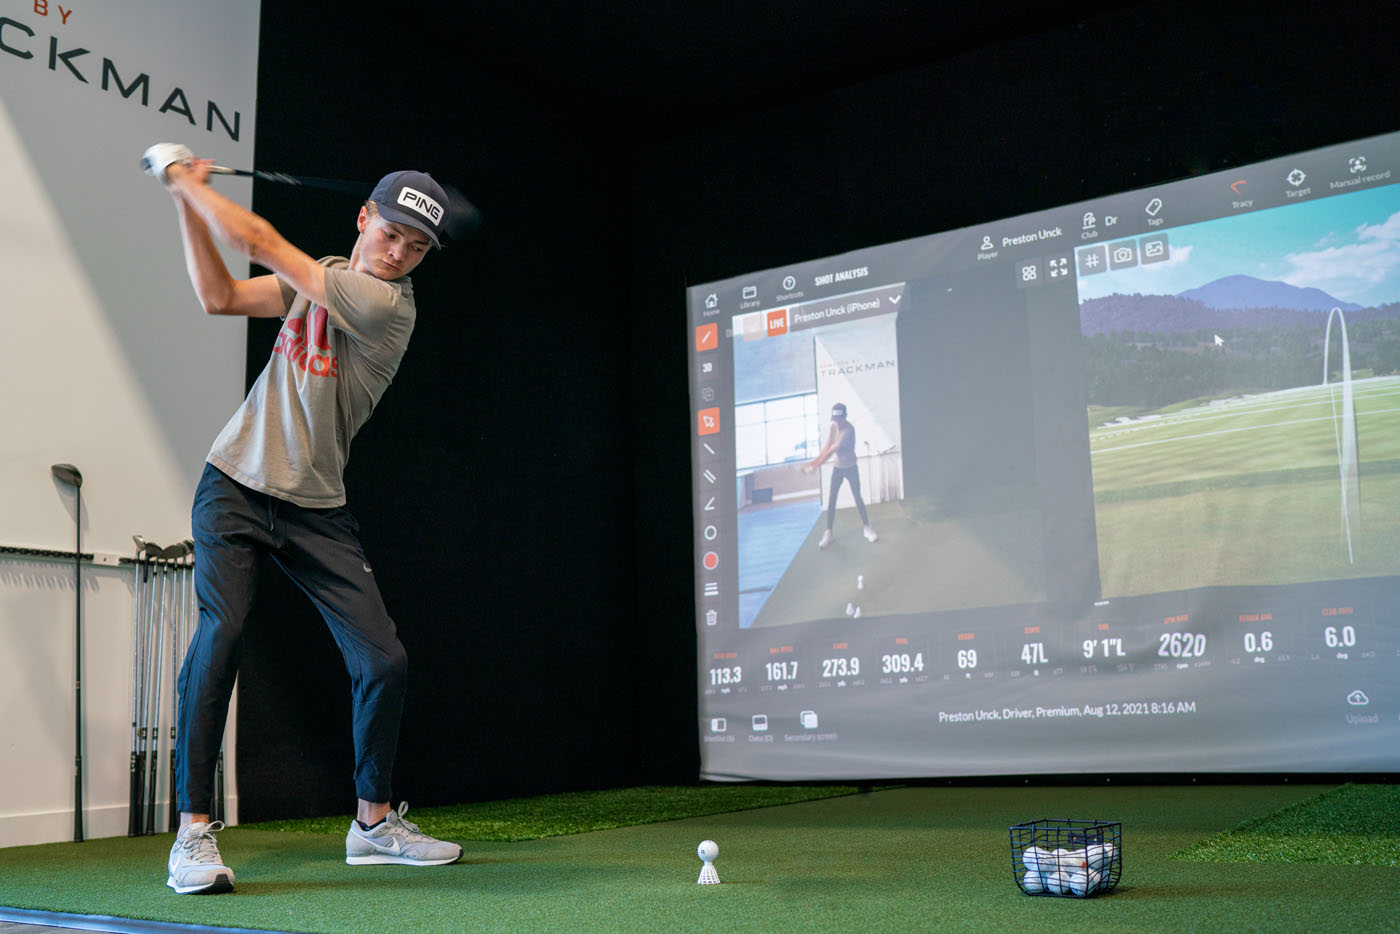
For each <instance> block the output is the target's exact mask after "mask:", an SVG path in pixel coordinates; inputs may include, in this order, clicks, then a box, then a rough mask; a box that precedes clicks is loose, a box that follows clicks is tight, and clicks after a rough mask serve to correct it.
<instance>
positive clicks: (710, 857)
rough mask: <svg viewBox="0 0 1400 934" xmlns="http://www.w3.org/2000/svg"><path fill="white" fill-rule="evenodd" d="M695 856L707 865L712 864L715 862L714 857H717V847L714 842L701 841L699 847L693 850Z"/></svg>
mask: <svg viewBox="0 0 1400 934" xmlns="http://www.w3.org/2000/svg"><path fill="white" fill-rule="evenodd" d="M695 855H696V856H699V857H700V858H701V859H703V860H704V861H705V862H707V863H712V862H714V861H715V857H716V856H718V855H719V847H718V846H716V845H715V841H713V840H702V841H700V845H699V846H697V847H696V848H695Z"/></svg>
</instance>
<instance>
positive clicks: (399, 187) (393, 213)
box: [369, 170, 448, 248]
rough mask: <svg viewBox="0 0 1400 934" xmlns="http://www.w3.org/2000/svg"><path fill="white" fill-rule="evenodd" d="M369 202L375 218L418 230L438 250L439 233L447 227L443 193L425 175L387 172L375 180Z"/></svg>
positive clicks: (445, 200) (439, 186) (430, 178)
mask: <svg viewBox="0 0 1400 934" xmlns="http://www.w3.org/2000/svg"><path fill="white" fill-rule="evenodd" d="M369 200H371V201H373V202H374V203H375V205H376V206H377V207H378V208H379V216H380V217H383V218H384V219H385V220H388V221H393V222H394V223H396V224H407V225H408V226H409V227H412V228H414V229H415V230H421V231H422V232H423V233H425V234H427V235H428V239H429V240H431V241H433V246H435V247H438V248H441V247H442V230H443V228H444V227H445V226H446V225H447V209H448V200H447V192H445V191H443V190H442V186H441V185H439V184H438V183H437V182H435V181H433V177H432V176H431V175H429V174H428V173H427V172H415V171H412V170H407V171H403V172H390V173H389V174H388V175H386V176H384V177H383V178H381V179H380V180H379V184H378V185H375V186H374V191H373V192H372V193H371V194H370V196H369Z"/></svg>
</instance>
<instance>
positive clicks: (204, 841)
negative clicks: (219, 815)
mask: <svg viewBox="0 0 1400 934" xmlns="http://www.w3.org/2000/svg"><path fill="white" fill-rule="evenodd" d="M223 829H224V822H223V821H220V820H216V821H214V822H213V823H212V824H206V823H204V822H203V821H200V822H197V823H193V824H189V825H187V826H186V827H185V829H184V830H182V831H180V832H179V833H178V834H176V836H175V845H174V846H172V847H171V848H170V862H169V864H168V868H169V870H170V878H169V879H167V880H166V882H165V884H166V885H168V886H170V887H171V888H172V889H174V890H175V891H176V892H178V893H179V894H181V895H212V894H214V893H216V892H232V891H233V870H232V869H230V868H228V867H227V866H225V865H224V862H223V860H222V859H221V858H220V857H219V844H218V842H217V841H216V840H215V839H214V834H216V833H218V832H219V831H220V830H223Z"/></svg>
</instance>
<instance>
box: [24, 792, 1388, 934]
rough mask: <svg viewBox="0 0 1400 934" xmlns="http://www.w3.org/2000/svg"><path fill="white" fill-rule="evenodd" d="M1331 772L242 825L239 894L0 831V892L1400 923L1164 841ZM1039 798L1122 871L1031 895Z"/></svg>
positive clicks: (103, 897)
mask: <svg viewBox="0 0 1400 934" xmlns="http://www.w3.org/2000/svg"><path fill="white" fill-rule="evenodd" d="M1330 787H1331V786H1291V785H1282V786H1209V787H1198V786H1171V787H1111V786H1109V787H1093V788H1087V787H1049V788H1044V787H1017V788H1004V787H999V788H913V787H905V788H893V789H887V790H880V791H874V792H869V793H865V794H853V795H846V796H843V797H836V798H827V799H824V800H816V801H808V802H804V803H799V804H789V805H783V806H779V807H768V808H762V809H757V810H746V811H739V812H732V813H726V814H716V815H709V816H705V817H695V818H690V819H684V820H670V821H665V822H661V823H654V824H647V825H642V826H634V827H623V828H619V829H615V830H603V831H595V832H592V833H580V834H575V835H571V836H557V837H546V838H541V839H535V840H525V841H521V842H514V843H492V842H467V843H466V853H465V855H464V857H463V859H462V861H461V862H460V863H457V864H455V865H452V866H446V867H437V868H426V869H418V868H409V867H400V866H373V867H353V866H347V865H345V863H344V850H343V835H342V834H338V833H337V834H328V833H327V834H312V833H296V832H279V831H268V830H254V829H248V828H232V829H229V830H227V831H225V832H224V833H222V834H221V835H220V837H219V843H220V847H221V849H222V851H223V855H224V857H225V860H226V861H227V862H228V863H229V864H230V865H232V866H233V868H234V870H235V872H236V873H237V892H236V893H235V894H233V895H217V896H203V897H200V896H177V895H174V894H172V893H170V892H169V891H168V890H167V889H166V888H165V884H164V883H165V871H164V864H165V858H166V853H167V851H168V848H169V845H170V842H171V839H172V838H171V837H170V835H168V834H167V835H162V836H157V837H143V838H124V837H123V838H113V839H106V840H91V841H88V842H86V843H81V844H72V843H65V844H51V845H46V846H32V847H15V848H10V849H6V850H0V903H3V904H6V905H9V906H14V907H18V908H26V909H41V910H48V911H64V912H76V913H81V914H89V915H108V916H113V915H114V916H120V917H125V918H142V919H154V920H159V921H167V922H183V923H190V924H200V925H223V926H228V927H240V928H254V929H265V930H280V931H327V932H331V931H334V932H342V931H352V930H402V931H415V932H423V931H463V930H482V931H531V930H539V931H562V930H586V929H589V928H602V929H604V930H638V931H678V930H717V931H764V932H770V931H774V930H830V931H849V930H891V931H894V930H930V929H934V928H937V929H939V930H969V931H971V930H975V931H979V932H985V931H1006V930H1041V929H1045V930H1065V929H1073V930H1076V931H1084V930H1087V931H1099V930H1102V931H1109V930H1113V931H1125V930H1153V931H1162V930H1241V931H1248V930H1270V931H1277V930H1346V931H1349V932H1356V931H1380V930H1392V929H1393V925H1394V909H1395V905H1396V898H1395V894H1394V893H1395V891H1396V888H1397V886H1398V885H1400V869H1397V868H1394V867H1388V866H1340V865H1318V864H1297V863H1280V862H1271V863H1235V864H1230V865H1229V867H1228V869H1227V870H1226V869H1224V867H1222V865H1221V864H1219V863H1212V862H1194V861H1189V860H1182V859H1174V858H1172V856H1173V854H1177V853H1179V852H1180V851H1182V850H1183V849H1185V848H1187V847H1190V846H1191V845H1192V844H1195V843H1197V842H1198V841H1201V840H1203V839H1204V838H1207V837H1209V836H1211V835H1212V834H1216V833H1219V832H1221V831H1225V830H1229V829H1231V828H1234V827H1236V826H1238V825H1239V824H1241V822H1243V821H1246V820H1249V819H1251V818H1258V817H1261V816H1265V815H1268V814H1271V813H1273V812H1276V811H1279V810H1280V809H1283V808H1286V807H1289V806H1290V805H1295V804H1299V803H1301V802H1304V801H1307V800H1309V799H1312V798H1315V797H1317V796H1318V795H1319V794H1321V793H1322V792H1323V791H1326V790H1328V788H1330ZM412 816H413V815H412V814H410V818H412ZM1040 817H1085V818H1100V819H1109V820H1118V821H1121V822H1122V826H1123V835H1122V857H1123V875H1122V881H1121V883H1120V884H1119V886H1118V888H1117V889H1116V890H1114V891H1113V892H1112V893H1111V894H1107V895H1102V896H1097V897H1093V898H1088V899H1072V898H1055V897H1030V896H1026V895H1023V894H1021V893H1020V892H1019V890H1018V889H1017V888H1016V886H1015V884H1014V883H1013V881H1012V870H1011V860H1010V853H1009V844H1008V833H1007V828H1008V826H1010V825H1012V824H1016V823H1020V822H1023V821H1026V820H1030V819H1034V818H1040ZM424 829H425V830H427V831H429V832H432V831H433V830H434V828H433V827H432V826H431V825H425V828H424ZM1362 829H1363V830H1364V828H1362ZM1332 832H1333V833H1338V834H1347V833H1350V832H1352V829H1351V828H1342V829H1334V830H1333V831H1332ZM706 839H709V840H713V841H715V842H716V843H717V844H718V850H719V853H718V858H717V859H716V860H715V862H714V866H715V869H716V871H717V875H718V877H719V879H720V880H721V882H720V884H718V885H697V884H696V883H697V879H698V877H699V874H700V870H701V866H702V864H701V862H700V860H699V859H698V858H697V857H696V846H697V844H698V843H699V842H700V841H702V840H706ZM0 914H3V913H0ZM49 923H54V922H52V921H50V922H49ZM1071 926H1072V927H1071Z"/></svg>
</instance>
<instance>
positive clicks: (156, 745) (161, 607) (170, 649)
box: [0, 465, 226, 841]
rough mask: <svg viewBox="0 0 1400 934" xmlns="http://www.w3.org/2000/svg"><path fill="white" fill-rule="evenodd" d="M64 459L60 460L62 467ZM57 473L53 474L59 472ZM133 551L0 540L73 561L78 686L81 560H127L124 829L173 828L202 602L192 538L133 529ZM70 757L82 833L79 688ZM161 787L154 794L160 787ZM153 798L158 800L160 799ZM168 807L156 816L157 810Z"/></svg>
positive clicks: (221, 808) (220, 793)
mask: <svg viewBox="0 0 1400 934" xmlns="http://www.w3.org/2000/svg"><path fill="white" fill-rule="evenodd" d="M66 466H68V465H57V466H56V468H55V469H56V470H57V467H66ZM72 473H73V475H74V476H73V478H72V479H67V480H66V482H68V483H69V484H70V485H71V486H73V487H74V488H75V490H76V488H77V487H78V486H79V485H80V484H81V480H80V478H79V475H77V473H76V468H75V469H73V471H72ZM56 475H57V474H56ZM132 540H133V541H134V542H135V544H136V552H135V555H134V556H131V557H128V556H125V555H122V556H118V555H98V554H95V553H93V552H90V551H89V552H84V551H82V540H81V538H78V539H77V542H76V544H75V547H74V550H73V551H65V550H55V549H48V548H33V547H28V546H24V545H0V557H6V558H8V557H15V558H24V559H31V560H37V561H41V562H45V563H48V562H57V561H62V562H72V563H73V565H74V567H75V573H76V575H77V580H76V583H75V589H76V602H75V613H76V617H77V619H76V626H77V630H76V633H75V638H76V653H75V654H76V661H75V672H74V682H75V686H76V691H77V692H80V691H81V685H82V678H81V672H82V670H83V659H82V649H83V632H82V618H83V609H82V593H83V583H82V571H83V566H84V565H88V566H104V567H113V566H116V567H121V568H123V569H126V568H130V569H132V570H133V572H134V580H133V582H132V594H133V604H134V606H133V623H132V634H131V684H132V693H131V756H130V773H131V774H130V779H129V786H130V800H129V807H128V818H127V835H128V836H132V837H135V836H143V835H145V834H155V833H164V832H169V831H173V830H175V829H176V827H178V825H179V813H178V810H177V807H178V804H177V801H176V795H175V773H174V767H173V762H174V757H173V753H174V750H175V744H176V742H177V739H178V736H177V732H176V710H177V706H178V688H177V683H178V679H179V676H180V668H181V666H182V665H183V664H184V660H185V653H186V651H187V650H188V649H189V645H190V642H191V640H192V639H193V638H194V633H195V628H196V626H197V624H198V622H199V605H198V600H197V599H196V597H195V587H194V561H195V558H194V542H193V541H191V540H190V539H185V540H183V541H179V542H176V543H175V544H173V545H169V546H166V547H162V546H160V545H157V544H155V543H154V542H150V541H147V540H146V539H145V538H143V537H142V536H140V535H133V536H132ZM75 707H76V711H77V713H76V717H77V719H76V724H75V747H76V750H77V752H76V754H75V764H74V809H73V814H74V817H73V821H74V831H73V839H74V840H75V841H81V840H83V839H84V837H85V834H84V830H83V816H82V815H83V796H82V791H83V785H84V779H83V757H82V754H81V751H82V748H83V726H84V723H83V720H84V717H83V698H82V694H81V693H77V695H76V704H75ZM214 781H215V784H214V796H213V801H212V802H211V813H210V819H211V820H223V819H224V818H225V813H226V802H225V797H226V790H225V786H224V759H223V754H222V752H221V753H220V755H219V759H218V765H217V770H216V773H215V780H214ZM162 788H164V789H165V790H166V792H165V794H158V791H159V790H160V789H162ZM158 803H159V804H160V805H163V806H162V807H158ZM162 810H163V811H165V816H164V819H161V817H160V814H159V811H162Z"/></svg>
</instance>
